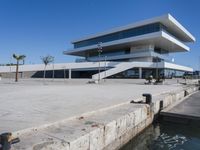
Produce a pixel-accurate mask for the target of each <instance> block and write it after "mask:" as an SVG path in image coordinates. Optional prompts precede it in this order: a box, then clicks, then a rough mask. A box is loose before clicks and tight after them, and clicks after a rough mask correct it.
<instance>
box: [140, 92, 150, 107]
mask: <svg viewBox="0 0 200 150" xmlns="http://www.w3.org/2000/svg"><path fill="white" fill-rule="evenodd" d="M142 96H144V97H145V98H146V104H149V105H150V104H151V103H152V96H151V94H149V93H144V94H142Z"/></svg>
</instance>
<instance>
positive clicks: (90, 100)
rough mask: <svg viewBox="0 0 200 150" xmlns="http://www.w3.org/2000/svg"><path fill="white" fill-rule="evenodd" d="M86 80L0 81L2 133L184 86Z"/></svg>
mask: <svg viewBox="0 0 200 150" xmlns="http://www.w3.org/2000/svg"><path fill="white" fill-rule="evenodd" d="M86 81H87V80H73V81H63V80H56V81H54V82H52V81H51V80H50V81H46V82H45V83H44V82H43V80H23V81H20V82H19V83H17V84H16V83H14V82H12V81H8V80H3V81H0V93H1V94H0V104H1V105H0V133H2V132H5V131H18V130H22V129H25V128H30V127H35V126H40V125H43V124H47V123H51V122H55V121H58V120H62V119H66V118H69V117H72V116H76V115H80V114H82V113H85V112H89V111H95V110H97V109H100V108H105V107H109V106H113V105H116V104H120V103H124V102H128V101H131V100H134V99H136V98H138V97H141V95H142V93H152V94H158V93H163V92H168V91H174V90H176V89H178V88H181V87H182V86H181V85H177V84H176V80H174V81H173V82H172V81H170V82H169V83H170V84H167V85H144V84H143V83H144V80H109V81H108V80H107V81H106V83H102V84H100V85H97V84H86Z"/></svg>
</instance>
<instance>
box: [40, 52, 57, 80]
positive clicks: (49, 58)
mask: <svg viewBox="0 0 200 150" xmlns="http://www.w3.org/2000/svg"><path fill="white" fill-rule="evenodd" d="M41 59H42V62H43V63H44V75H43V78H45V76H46V67H47V65H48V64H49V63H51V62H53V61H54V57H53V56H50V55H47V56H44V57H41Z"/></svg>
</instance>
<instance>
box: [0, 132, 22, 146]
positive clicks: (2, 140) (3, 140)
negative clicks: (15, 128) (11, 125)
mask: <svg viewBox="0 0 200 150" xmlns="http://www.w3.org/2000/svg"><path fill="white" fill-rule="evenodd" d="M18 142H20V139H19V138H14V139H13V138H12V133H3V134H1V135H0V150H10V149H11V145H12V144H15V143H18Z"/></svg>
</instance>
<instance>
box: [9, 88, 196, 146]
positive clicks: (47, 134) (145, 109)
mask: <svg viewBox="0 0 200 150" xmlns="http://www.w3.org/2000/svg"><path fill="white" fill-rule="evenodd" d="M198 90H199V86H197V85H190V86H187V87H185V88H182V89H180V90H178V91H173V92H168V93H162V94H160V95H156V96H153V98H152V103H151V104H150V105H149V104H137V103H130V102H128V103H124V104H119V105H116V106H114V107H110V108H106V109H102V110H101V111H96V112H92V113H85V114H82V115H80V116H76V117H73V118H70V119H66V120H63V121H60V122H56V123H53V124H49V125H45V126H42V127H38V128H32V129H27V130H24V131H18V132H15V133H13V136H16V137H19V138H20V140H21V142H20V143H17V144H14V145H13V146H12V150H116V149H120V148H121V147H122V146H124V145H125V144H126V143H127V142H129V141H130V140H131V139H132V138H133V137H135V136H136V135H137V134H139V133H140V132H141V131H143V130H144V129H145V128H146V127H148V126H149V125H150V124H151V123H152V122H153V120H154V117H155V116H156V115H157V114H159V113H160V111H161V110H163V109H167V108H170V107H171V106H173V105H174V104H176V103H178V102H179V101H181V100H183V99H184V98H185V97H187V96H188V95H190V94H193V93H195V92H196V91H198Z"/></svg>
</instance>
